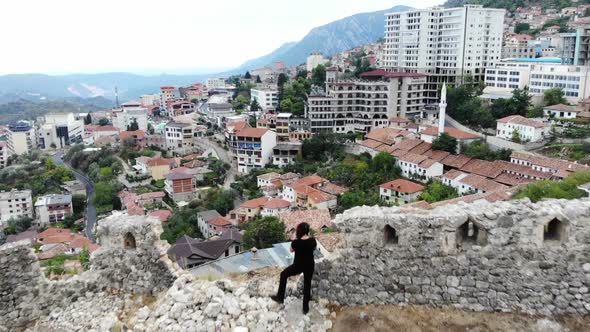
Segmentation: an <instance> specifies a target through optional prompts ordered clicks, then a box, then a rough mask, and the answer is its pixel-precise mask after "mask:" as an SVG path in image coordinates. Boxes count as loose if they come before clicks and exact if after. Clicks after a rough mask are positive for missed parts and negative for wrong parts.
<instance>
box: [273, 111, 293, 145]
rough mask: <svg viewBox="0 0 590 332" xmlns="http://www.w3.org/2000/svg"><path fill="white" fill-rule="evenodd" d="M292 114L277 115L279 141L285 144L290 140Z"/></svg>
mask: <svg viewBox="0 0 590 332" xmlns="http://www.w3.org/2000/svg"><path fill="white" fill-rule="evenodd" d="M292 116H293V114H291V113H279V114H277V120H276V124H275V132H276V133H277V140H279V141H281V142H284V141H288V140H289V132H290V126H291V117H292Z"/></svg>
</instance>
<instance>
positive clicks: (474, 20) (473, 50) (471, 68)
mask: <svg viewBox="0 0 590 332" xmlns="http://www.w3.org/2000/svg"><path fill="white" fill-rule="evenodd" d="M504 14H505V10H504V9H494V8H483V7H482V6H481V5H465V6H463V7H458V8H442V7H435V8H426V9H415V10H409V11H405V12H398V13H390V14H386V25H385V55H384V59H383V62H384V65H385V68H387V70H390V71H412V72H419V73H424V74H427V75H428V77H429V83H430V84H429V86H428V89H429V97H430V98H433V99H436V98H437V89H438V83H441V82H448V83H451V84H452V83H455V82H462V80H463V77H465V76H471V77H473V78H474V79H475V80H483V76H484V72H485V68H486V67H489V66H491V65H492V64H493V63H494V62H496V61H498V60H500V56H501V54H502V37H503V32H504Z"/></svg>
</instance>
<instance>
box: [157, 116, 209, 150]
mask: <svg viewBox="0 0 590 332" xmlns="http://www.w3.org/2000/svg"><path fill="white" fill-rule="evenodd" d="M195 129H196V128H195V126H194V125H192V124H189V123H181V122H168V123H167V124H166V129H165V138H166V150H168V151H172V152H174V153H176V154H179V155H186V154H189V153H192V152H194V149H195V139H196V138H198V137H200V135H201V133H200V131H198V130H195Z"/></svg>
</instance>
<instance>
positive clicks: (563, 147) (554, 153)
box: [542, 143, 590, 160]
mask: <svg viewBox="0 0 590 332" xmlns="http://www.w3.org/2000/svg"><path fill="white" fill-rule="evenodd" d="M542 152H543V154H545V155H547V156H549V157H552V158H560V159H568V160H580V159H584V158H586V157H587V156H588V155H590V143H584V144H555V145H550V146H546V147H545V148H544V149H543V151H542Z"/></svg>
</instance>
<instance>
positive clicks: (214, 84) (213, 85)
mask: <svg viewBox="0 0 590 332" xmlns="http://www.w3.org/2000/svg"><path fill="white" fill-rule="evenodd" d="M223 88H225V78H219V77H210V78H208V79H207V90H215V89H223Z"/></svg>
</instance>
